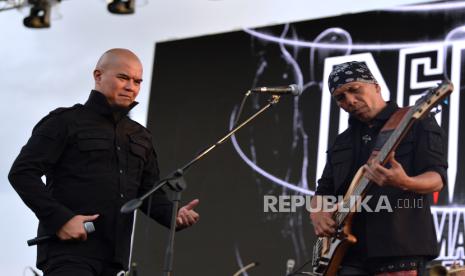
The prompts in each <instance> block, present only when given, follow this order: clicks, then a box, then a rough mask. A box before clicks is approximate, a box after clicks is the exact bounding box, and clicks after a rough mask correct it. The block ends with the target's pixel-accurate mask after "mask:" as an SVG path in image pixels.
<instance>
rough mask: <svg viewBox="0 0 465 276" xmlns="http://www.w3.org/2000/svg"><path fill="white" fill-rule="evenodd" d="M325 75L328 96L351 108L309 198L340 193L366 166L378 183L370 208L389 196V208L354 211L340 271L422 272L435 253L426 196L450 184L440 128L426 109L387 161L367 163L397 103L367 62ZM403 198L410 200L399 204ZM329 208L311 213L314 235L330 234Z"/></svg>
mask: <svg viewBox="0 0 465 276" xmlns="http://www.w3.org/2000/svg"><path fill="white" fill-rule="evenodd" d="M328 83H329V91H330V93H331V95H332V98H333V100H334V101H335V102H336V104H337V105H338V106H339V107H340V108H341V109H342V110H344V111H345V112H348V113H349V115H350V118H349V127H348V128H347V129H346V130H345V131H344V132H343V133H341V134H339V135H338V136H337V137H336V139H335V141H334V143H333V144H332V145H331V146H330V147H329V149H328V151H327V162H326V166H325V169H324V171H323V175H322V176H321V178H320V179H319V180H318V187H317V190H316V193H315V197H314V198H313V199H312V206H313V207H316V206H317V202H318V200H322V198H323V197H324V196H325V195H331V196H337V195H344V194H345V193H346V192H347V189H348V187H349V185H350V183H351V180H352V179H353V178H354V176H355V173H356V172H357V170H358V169H359V168H360V167H362V166H363V171H364V175H365V177H367V178H368V179H369V180H370V181H371V182H372V183H374V184H375V185H371V187H370V188H369V189H368V191H367V195H370V196H372V198H371V199H370V201H369V202H368V205H369V206H370V207H371V208H372V209H373V210H374V209H375V208H374V207H375V206H376V205H377V203H378V200H379V199H380V197H382V196H387V198H388V200H389V203H390V205H391V206H392V208H393V212H388V211H386V210H383V211H381V212H377V213H376V212H363V210H362V212H358V213H355V215H354V218H353V224H352V232H353V234H354V236H355V237H356V238H357V243H356V244H355V245H352V246H351V247H350V248H349V250H348V252H347V253H346V254H345V256H344V259H343V261H342V264H341V267H340V268H339V272H338V275H421V274H422V273H423V270H424V266H425V263H426V262H427V261H429V260H431V259H434V258H435V257H436V256H437V255H438V246H437V242H436V233H435V229H434V224H433V219H432V216H431V212H430V206H429V199H428V197H429V195H430V194H431V193H432V192H436V191H440V190H441V189H442V187H443V186H444V185H446V184H447V174H446V170H447V162H446V159H445V145H444V141H445V134H444V132H443V131H442V129H441V128H440V127H439V125H438V124H437V122H436V120H435V119H434V117H432V116H427V117H426V118H425V119H423V120H420V121H418V122H416V123H415V124H414V125H413V126H412V128H411V130H410V131H409V132H408V134H407V135H406V136H405V137H404V138H403V140H402V141H401V143H400V145H399V146H398V148H397V150H396V152H395V154H394V153H393V154H391V155H390V156H389V157H388V165H387V166H386V167H383V166H381V165H380V164H378V163H375V162H370V163H368V164H367V161H368V159H369V157H370V154H371V152H372V150H373V148H374V144H375V141H376V139H377V136H378V133H379V132H380V130H381V129H382V127H383V125H384V124H385V123H386V122H387V121H388V120H389V118H390V117H391V115H393V114H394V113H395V112H396V111H397V110H398V108H399V107H398V106H397V104H396V103H394V102H385V101H384V100H383V98H382V96H381V87H380V86H379V84H378V82H377V81H376V79H375V78H374V76H373V75H372V73H371V72H370V70H369V69H368V67H367V65H366V64H365V63H364V62H356V61H351V62H346V63H342V64H339V65H336V66H335V67H334V69H333V71H332V72H331V74H330V75H329V78H328ZM405 202H408V203H409V206H406V204H401V203H405ZM420 203H421V204H420ZM405 207H407V208H405ZM332 214H333V213H332V212H328V211H327V210H326V211H325V210H318V211H314V212H311V213H310V219H311V221H312V223H313V226H314V230H315V234H316V235H317V236H320V237H323V236H326V237H330V236H332V235H334V234H335V231H336V223H335V221H334V219H333V217H332Z"/></svg>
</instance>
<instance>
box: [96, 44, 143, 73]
mask: <svg viewBox="0 0 465 276" xmlns="http://www.w3.org/2000/svg"><path fill="white" fill-rule="evenodd" d="M122 60H133V61H135V62H137V63H139V64H140V66H141V67H142V63H141V62H140V60H139V58H138V57H137V56H136V54H134V53H133V52H132V51H130V50H128V49H124V48H113V49H110V50H108V51H106V52H105V53H103V55H102V56H101V57H100V58H99V60H98V62H97V65H96V66H95V69H105V68H108V66H112V65H114V64H115V63H118V62H121V61H122Z"/></svg>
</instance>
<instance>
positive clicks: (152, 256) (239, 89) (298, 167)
mask: <svg viewBox="0 0 465 276" xmlns="http://www.w3.org/2000/svg"><path fill="white" fill-rule="evenodd" d="M454 3H455V4H454ZM464 6H465V5H463V2H451V3H449V4H448V3H437V4H432V5H431V6H428V7H425V6H416V7H415V6H414V7H407V8H398V9H394V10H384V11H373V12H368V13H361V14H350V15H342V16H339V17H333V18H326V19H320V20H313V21H307V22H297V23H292V24H286V25H279V26H271V27H264V28H259V29H253V30H251V29H250V30H249V29H247V30H243V31H238V32H233V33H226V34H218V35H212V36H206V37H200V38H192V39H186V40H178V41H169V42H163V43H158V44H157V45H156V49H155V61H154V73H153V79H152V92H151V96H150V107H149V118H148V127H149V128H150V130H151V131H152V133H153V135H154V140H155V141H154V142H155V145H156V149H157V152H158V157H159V161H160V167H161V171H162V175H167V174H168V173H170V172H171V171H173V170H174V169H176V168H178V167H181V166H182V165H184V164H185V163H186V162H188V161H189V160H190V159H191V158H192V157H193V156H195V154H196V153H198V152H199V151H200V150H202V149H203V148H204V147H205V146H207V145H209V144H211V143H213V142H215V141H216V140H217V139H218V138H219V137H221V136H222V135H223V134H225V133H226V132H227V131H228V130H229V129H230V127H231V125H232V122H233V121H234V120H235V117H236V113H237V109H238V105H239V103H240V101H241V99H242V96H243V94H244V93H245V92H246V91H247V90H248V89H250V88H252V87H257V86H275V85H287V84H291V83H296V84H297V85H299V86H300V87H302V89H303V94H302V95H301V96H300V97H290V96H286V97H284V96H283V97H282V99H281V102H280V103H279V104H278V105H276V106H275V107H274V108H272V109H270V110H268V111H267V112H266V113H265V114H263V115H262V116H260V117H259V118H257V119H256V120H255V121H253V122H252V123H251V124H250V125H249V126H247V127H246V128H244V129H242V130H241V131H240V132H239V133H238V134H237V135H235V136H234V137H233V139H232V141H228V142H226V143H224V144H222V145H220V146H219V147H218V148H217V149H215V150H214V151H213V152H211V153H210V154H209V155H208V156H207V157H206V158H204V159H203V160H201V161H200V162H198V163H197V164H195V165H194V166H193V167H192V168H191V170H190V171H189V173H188V174H187V176H186V180H187V185H188V189H187V190H186V191H185V192H184V193H183V199H184V203H186V202H188V201H189V200H191V199H194V198H199V199H200V205H199V207H198V211H199V212H200V214H201V220H200V222H199V223H198V224H197V225H195V226H194V227H192V228H191V229H188V230H184V231H180V232H178V233H177V239H176V247H175V248H176V251H175V272H176V273H175V274H176V275H178V276H187V275H215V276H217V275H232V274H233V273H234V272H235V271H237V270H238V269H239V268H240V267H242V266H245V265H247V264H249V263H251V262H254V261H255V262H259V263H260V265H259V266H258V267H257V268H253V269H252V270H250V271H249V274H248V275H285V270H286V264H287V263H288V261H289V260H290V259H292V260H295V262H296V267H297V266H298V265H300V264H303V263H304V262H306V261H307V260H309V259H310V258H311V250H312V246H313V242H314V240H315V236H314V234H313V229H312V226H311V224H310V222H309V219H308V213H307V212H306V211H305V209H304V208H298V209H297V210H296V211H295V212H289V213H272V212H268V213H266V212H264V210H263V209H264V208H263V206H264V199H263V197H264V196H265V195H276V196H278V195H296V194H301V195H311V194H313V191H314V190H315V183H316V180H317V179H318V177H319V176H320V175H321V172H322V169H323V166H324V164H325V158H326V157H325V151H326V149H327V147H328V145H329V144H330V143H331V142H332V141H333V139H334V137H335V136H336V135H337V133H340V132H342V131H343V130H344V129H345V128H346V126H347V117H346V116H345V115H344V114H342V113H339V111H338V109H337V108H336V106H335V104H334V102H331V99H330V94H329V92H328V91H327V85H326V79H327V75H328V74H329V72H330V70H331V68H332V65H333V64H336V63H341V62H344V61H350V60H360V61H365V62H366V63H367V64H368V66H369V67H370V68H371V70H372V71H373V72H374V74H375V77H376V78H377V79H378V80H379V81H380V84H381V86H382V89H383V95H384V98H385V99H386V100H391V101H396V102H397V103H398V104H399V105H400V106H406V105H411V104H413V103H414V102H415V99H417V98H418V96H419V95H420V94H421V93H422V92H424V90H425V89H426V88H428V87H431V86H433V85H435V84H436V83H438V82H439V81H441V80H443V79H451V80H452V81H453V83H454V85H455V91H454V93H453V94H452V96H451V97H450V98H448V99H447V101H446V102H445V103H444V104H442V105H441V109H442V112H441V113H439V114H438V115H436V119H437V120H438V122H439V123H440V124H441V126H442V127H443V128H444V130H445V131H446V133H448V137H449V138H448V139H449V140H448V141H447V143H448V151H447V154H448V161H449V171H448V178H449V183H448V186H447V187H444V189H443V190H442V191H441V192H440V193H439V194H435V195H434V196H433V197H432V198H431V201H432V202H433V205H434V206H435V207H434V208H433V209H432V213H433V216H434V219H435V220H434V221H435V226H436V231H437V233H438V243H439V245H440V248H441V254H440V256H439V258H438V261H441V262H445V263H447V262H449V261H452V260H463V259H464V247H463V243H464V237H463V233H464V217H465V216H464V215H465V208H462V205H463V204H464V203H465V186H464V181H465V175H464V165H465V160H464V153H465V152H464V146H463V143H460V141H463V139H464V131H465V125H464V124H465V122H464V120H463V118H464V114H463V113H464V112H465V108H461V107H462V106H463V104H464V101H465V99H464V98H463V97H461V93H462V90H463V89H462V86H463V83H464V74H463V73H462V68H464V67H463V66H464V60H465V59H464V57H463V54H465V41H464V40H463V39H464V38H465V8H464ZM267 100H268V96H266V95H257V94H253V95H252V96H250V98H249V100H248V102H247V103H246V105H245V108H244V113H243V117H241V118H245V117H246V116H247V115H250V114H252V113H253V112H255V111H257V110H258V109H259V108H260V107H261V106H263V105H264V104H266V103H267ZM419 231H421V229H419ZM166 235H167V231H166V230H164V229H162V228H161V227H159V226H157V225H155V224H153V223H151V222H148V221H147V220H146V218H144V217H142V216H139V222H138V224H137V231H136V238H135V246H134V254H133V255H134V262H135V263H136V265H137V270H138V273H139V275H155V274H156V273H159V271H161V266H162V262H163V248H164V246H165V240H166ZM307 267H309V266H307ZM304 270H305V269H304ZM307 270H308V269H307ZM150 273H154V274H150Z"/></svg>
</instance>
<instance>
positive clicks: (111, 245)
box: [9, 90, 172, 268]
mask: <svg viewBox="0 0 465 276" xmlns="http://www.w3.org/2000/svg"><path fill="white" fill-rule="evenodd" d="M135 104H136V103H134V104H133V105H132V106H130V107H129V108H127V109H115V108H112V107H111V106H110V105H109V104H108V102H107V100H106V98H105V96H104V95H103V94H101V93H100V92H98V91H95V90H93V91H92V92H91V94H90V96H89V99H88V101H87V102H86V103H85V105H80V104H77V105H75V106H73V107H71V108H59V109H56V110H54V111H52V112H51V113H50V114H49V115H47V116H46V117H45V118H43V119H42V120H41V121H40V122H39V123H38V124H37V125H36V126H35V127H34V129H33V131H32V136H31V137H30V139H29V141H28V142H27V144H26V145H25V146H24V147H23V148H22V150H21V152H20V154H19V156H18V157H17V158H16V160H15V162H14V164H13V166H12V168H11V171H10V174H9V179H10V182H11V184H12V186H13V187H14V189H15V190H16V191H17V192H18V194H19V195H20V197H21V199H22V200H23V201H24V202H25V203H26V205H27V206H28V207H29V208H30V209H31V210H32V211H33V212H34V213H35V215H36V216H37V218H38V219H39V228H38V235H45V234H55V233H56V232H57V231H58V230H59V229H60V228H61V226H63V225H64V224H65V223H66V222H67V221H68V220H69V219H71V218H72V217H73V216H75V215H93V214H99V215H100V216H99V218H98V219H97V220H96V221H94V225H95V228H96V231H95V232H94V233H91V234H89V235H88V240H87V241H84V242H62V241H58V240H57V241H53V242H49V243H46V244H43V245H40V246H38V256H37V263H38V267H39V268H40V267H41V266H42V265H43V263H44V262H45V261H46V260H47V259H48V258H49V257H52V256H56V255H62V254H69V255H78V256H87V257H94V258H98V259H103V260H105V261H110V262H117V263H120V264H121V265H122V266H123V267H124V268H127V266H128V261H129V251H130V241H131V232H132V224H133V215H122V214H120V211H119V210H120V208H121V206H122V205H123V204H124V203H125V202H127V201H129V200H131V199H133V198H135V197H137V196H140V195H142V194H143V193H145V192H146V191H148V190H149V189H150V188H151V187H152V186H153V184H154V183H155V182H156V181H158V180H159V169H158V164H157V157H156V154H155V151H154V149H153V146H152V136H151V134H150V133H149V131H148V130H147V129H146V128H145V127H143V126H142V125H140V124H138V123H136V122H135V121H133V120H131V119H130V118H129V117H128V116H127V113H128V112H129V110H130V109H132V108H133V107H134V105H135ZM43 175H45V176H46V185H44V183H43V182H42V180H41V177H42V176H43ZM152 202H153V203H152V208H151V212H150V214H149V215H150V216H151V217H153V218H154V219H156V220H157V221H158V222H160V223H161V224H163V225H165V226H169V220H170V215H171V208H172V204H171V202H170V201H169V200H168V199H167V198H166V196H165V194H164V192H162V191H160V192H159V193H157V194H155V195H154V200H152ZM146 208H147V206H146V205H143V207H142V208H141V209H142V210H143V211H144V210H147V209H146Z"/></svg>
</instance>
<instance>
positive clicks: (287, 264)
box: [286, 259, 295, 276]
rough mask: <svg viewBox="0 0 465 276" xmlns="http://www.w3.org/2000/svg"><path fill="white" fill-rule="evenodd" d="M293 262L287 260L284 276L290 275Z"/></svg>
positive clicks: (292, 260)
mask: <svg viewBox="0 0 465 276" xmlns="http://www.w3.org/2000/svg"><path fill="white" fill-rule="evenodd" d="M294 266H295V261H294V259H288V260H287V263H286V276H287V275H291V273H292V270H294Z"/></svg>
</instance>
